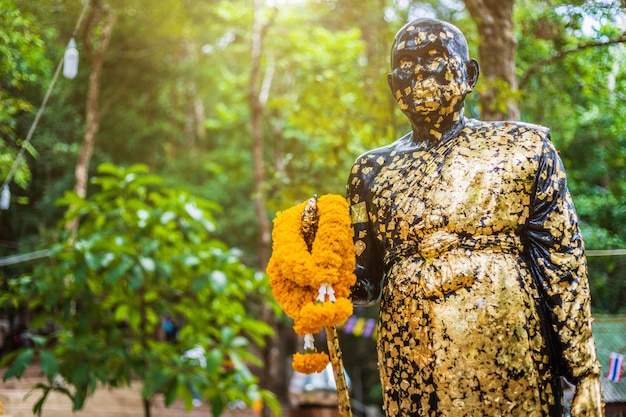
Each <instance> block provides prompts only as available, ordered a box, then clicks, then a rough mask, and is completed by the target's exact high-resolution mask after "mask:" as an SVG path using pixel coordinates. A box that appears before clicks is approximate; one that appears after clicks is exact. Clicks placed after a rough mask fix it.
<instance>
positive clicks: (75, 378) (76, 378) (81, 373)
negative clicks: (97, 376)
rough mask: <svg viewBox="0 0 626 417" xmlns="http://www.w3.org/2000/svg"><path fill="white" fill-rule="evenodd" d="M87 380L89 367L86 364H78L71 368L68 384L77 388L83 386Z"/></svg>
mask: <svg viewBox="0 0 626 417" xmlns="http://www.w3.org/2000/svg"><path fill="white" fill-rule="evenodd" d="M88 380H89V365H88V364H87V363H86V362H79V363H77V364H74V365H73V366H72V370H71V372H70V382H71V383H72V384H74V385H77V386H83V385H85V384H86V383H87V381H88Z"/></svg>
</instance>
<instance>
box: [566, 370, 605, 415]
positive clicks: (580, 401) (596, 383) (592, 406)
mask: <svg viewBox="0 0 626 417" xmlns="http://www.w3.org/2000/svg"><path fill="white" fill-rule="evenodd" d="M570 414H571V416H572V417H603V416H604V404H603V403H602V391H601V390H600V379H599V378H598V376H597V375H589V376H587V377H585V378H583V379H581V380H580V381H578V384H576V391H575V393H574V398H573V399H572V406H571V410H570Z"/></svg>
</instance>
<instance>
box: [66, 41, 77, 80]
mask: <svg viewBox="0 0 626 417" xmlns="http://www.w3.org/2000/svg"><path fill="white" fill-rule="evenodd" d="M76 74H78V49H76V42H74V38H71V39H70V42H69V43H68V44H67V48H66V49H65V55H63V76H64V77H65V78H68V79H70V80H73V79H74V78H75V77H76Z"/></svg>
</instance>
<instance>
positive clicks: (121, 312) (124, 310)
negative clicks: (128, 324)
mask: <svg viewBox="0 0 626 417" xmlns="http://www.w3.org/2000/svg"><path fill="white" fill-rule="evenodd" d="M129 310H130V306H129V305H128V304H120V305H118V306H117V307H116V308H115V313H113V317H114V318H115V321H118V322H123V321H126V320H128V315H129V314H128V312H129Z"/></svg>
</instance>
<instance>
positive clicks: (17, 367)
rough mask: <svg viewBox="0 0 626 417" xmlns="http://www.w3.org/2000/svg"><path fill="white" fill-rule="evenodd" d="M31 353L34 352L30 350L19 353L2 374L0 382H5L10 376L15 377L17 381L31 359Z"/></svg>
mask: <svg viewBox="0 0 626 417" xmlns="http://www.w3.org/2000/svg"><path fill="white" fill-rule="evenodd" d="M33 353H34V351H33V349H32V348H27V349H24V350H23V351H22V352H21V353H19V354H18V355H17V357H16V358H15V361H14V362H13V365H11V367H10V368H9V370H8V371H6V372H5V373H4V376H3V377H2V380H3V381H6V380H7V379H9V378H11V377H12V376H15V377H16V378H18V379H19V378H21V376H22V375H23V374H24V371H26V368H28V365H30V362H31V360H32V359H33Z"/></svg>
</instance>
